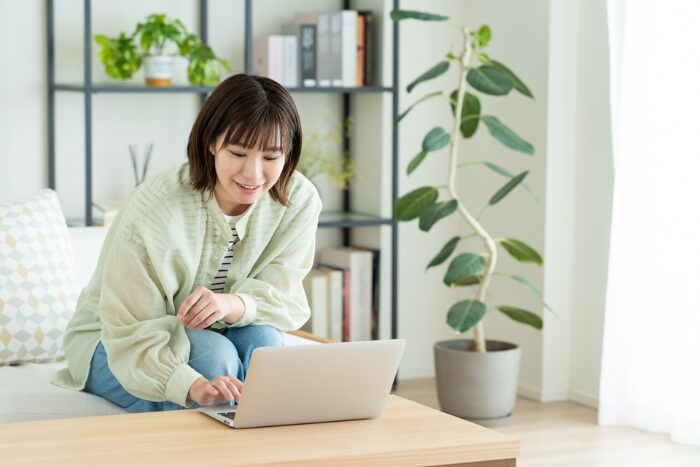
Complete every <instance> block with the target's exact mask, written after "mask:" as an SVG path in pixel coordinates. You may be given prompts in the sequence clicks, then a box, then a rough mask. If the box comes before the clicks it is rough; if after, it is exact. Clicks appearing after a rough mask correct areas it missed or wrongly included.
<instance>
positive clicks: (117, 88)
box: [52, 83, 393, 94]
mask: <svg viewBox="0 0 700 467" xmlns="http://www.w3.org/2000/svg"><path fill="white" fill-rule="evenodd" d="M52 89H53V90H54V91H72V92H87V87H86V86H85V85H82V84H54V85H53V87H52ZM213 90H214V88H210V87H207V86H189V85H186V84H184V85H175V86H167V87H157V86H144V85H141V84H123V83H117V84H93V85H92V88H91V92H92V93H93V94H100V93H154V94H169V93H191V94H208V93H210V92H212V91H213ZM287 90H288V91H289V92H290V93H299V94H304V93H306V94H359V93H383V92H392V91H393V88H391V87H381V86H363V87H357V88H331V87H310V88H301V87H294V88H287Z"/></svg>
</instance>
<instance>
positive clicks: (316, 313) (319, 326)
mask: <svg viewBox="0 0 700 467" xmlns="http://www.w3.org/2000/svg"><path fill="white" fill-rule="evenodd" d="M303 284H304V292H305V293H306V299H307V300H308V302H309V308H310V309H311V316H310V317H309V320H308V321H307V322H306V324H304V326H303V327H302V329H303V330H304V331H306V332H310V333H311V334H315V335H317V336H321V337H326V338H327V337H328V334H329V333H328V278H327V276H326V273H324V272H323V271H319V270H318V269H312V270H311V271H309V274H307V276H306V277H305V278H304V281H303Z"/></svg>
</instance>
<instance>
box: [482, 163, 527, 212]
mask: <svg viewBox="0 0 700 467" xmlns="http://www.w3.org/2000/svg"><path fill="white" fill-rule="evenodd" d="M527 174H528V171H527V170H526V171H525V172H523V173H521V174H520V175H517V176H515V177H513V178H511V179H510V180H509V181H508V183H506V184H505V185H503V188H501V189H500V190H498V191H497V192H496V193H495V194H494V195H493V196H492V197H491V199H490V200H489V204H490V205H491V206H493V205H494V204H496V203H498V202H499V201H500V200H502V199H503V198H505V197H506V195H507V194H508V193H510V192H511V191H512V190H513V188H515V187H516V186H518V184H519V183H520V182H522V181H523V178H525V176H526V175H527Z"/></svg>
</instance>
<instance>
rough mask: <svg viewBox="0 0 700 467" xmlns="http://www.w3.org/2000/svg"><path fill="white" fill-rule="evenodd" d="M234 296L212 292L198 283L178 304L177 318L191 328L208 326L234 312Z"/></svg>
mask: <svg viewBox="0 0 700 467" xmlns="http://www.w3.org/2000/svg"><path fill="white" fill-rule="evenodd" d="M234 297H235V296H233V295H231V294H219V293H214V292H212V291H211V290H209V289H207V288H206V287H204V286H203V285H200V286H199V287H197V288H196V289H194V291H192V293H191V294H190V295H189V297H187V298H186V299H185V300H183V302H182V303H181V304H180V308H179V309H178V310H177V319H179V320H180V322H182V324H183V325H184V326H185V327H188V328H191V329H204V328H208V327H209V326H211V325H212V324H213V323H214V322H216V321H219V320H220V319H224V318H226V317H227V316H229V315H231V314H232V313H233V312H234V302H233V298H234ZM239 318H240V317H239Z"/></svg>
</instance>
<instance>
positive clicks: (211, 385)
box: [187, 376, 243, 406]
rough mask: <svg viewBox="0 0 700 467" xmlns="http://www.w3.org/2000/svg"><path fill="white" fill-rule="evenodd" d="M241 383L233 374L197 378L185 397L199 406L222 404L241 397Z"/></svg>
mask: <svg viewBox="0 0 700 467" xmlns="http://www.w3.org/2000/svg"><path fill="white" fill-rule="evenodd" d="M241 392H243V383H242V382H241V381H240V380H239V379H238V378H236V377H235V376H217V377H216V378H214V379H213V380H211V381H208V380H206V379H204V378H202V377H200V378H199V379H197V380H196V381H195V382H194V383H192V386H190V390H189V392H188V393H187V398H188V399H189V400H191V401H194V402H196V403H197V404H199V405H201V406H205V405H212V404H224V403H226V402H230V401H232V400H235V401H236V402H238V401H239V400H240V399H241Z"/></svg>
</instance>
